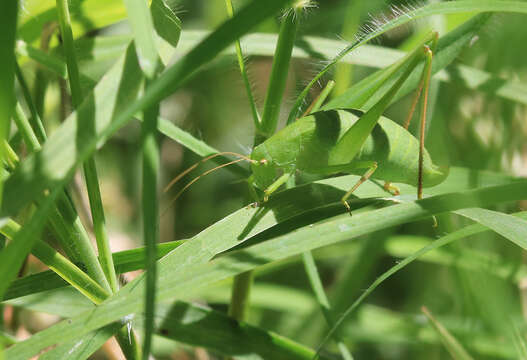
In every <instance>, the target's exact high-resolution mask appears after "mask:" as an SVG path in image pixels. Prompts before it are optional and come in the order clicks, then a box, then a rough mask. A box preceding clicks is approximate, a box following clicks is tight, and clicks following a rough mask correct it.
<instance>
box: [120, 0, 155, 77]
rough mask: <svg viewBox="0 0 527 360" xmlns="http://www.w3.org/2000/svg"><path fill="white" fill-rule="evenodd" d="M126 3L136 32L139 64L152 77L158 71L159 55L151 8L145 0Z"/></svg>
mask: <svg viewBox="0 0 527 360" xmlns="http://www.w3.org/2000/svg"><path fill="white" fill-rule="evenodd" d="M124 3H125V4H126V11H127V13H128V21H129V22H130V25H131V27H132V30H133V33H134V41H135V48H136V51H137V58H138V59H139V66H140V67H141V70H143V73H144V74H145V75H146V77H147V78H152V77H153V76H154V74H155V72H156V68H157V58H158V55H157V49H156V44H155V43H154V37H153V35H154V31H153V29H154V25H153V23H152V16H151V14H150V9H148V6H147V3H146V2H145V1H136V0H125V1H124Z"/></svg>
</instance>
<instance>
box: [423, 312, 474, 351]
mask: <svg viewBox="0 0 527 360" xmlns="http://www.w3.org/2000/svg"><path fill="white" fill-rule="evenodd" d="M421 311H422V312H423V313H424V314H425V315H426V317H427V318H428V320H429V321H430V322H431V324H432V327H433V328H434V330H435V331H436V332H437V333H438V335H439V337H440V338H441V341H442V342H443V344H444V345H445V347H446V349H447V350H448V352H449V353H450V356H452V358H453V359H454V360H472V359H473V358H472V356H470V355H469V353H468V352H467V351H466V350H465V349H464V348H463V345H461V343H460V342H459V341H458V340H457V339H456V338H455V337H454V336H452V334H450V332H449V331H448V330H447V329H446V328H445V327H444V326H443V325H442V324H441V323H440V322H439V321H437V319H436V318H435V317H434V316H433V315H432V313H431V312H430V311H429V310H428V309H427V308H426V307H424V306H423V307H422V308H421Z"/></svg>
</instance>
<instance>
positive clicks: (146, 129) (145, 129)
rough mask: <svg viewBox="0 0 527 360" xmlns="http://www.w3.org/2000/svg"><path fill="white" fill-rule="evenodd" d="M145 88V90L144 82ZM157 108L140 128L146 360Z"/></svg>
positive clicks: (155, 219)
mask: <svg viewBox="0 0 527 360" xmlns="http://www.w3.org/2000/svg"><path fill="white" fill-rule="evenodd" d="M146 89H148V82H147V86H146ZM158 115H159V105H154V106H152V107H150V108H148V109H146V110H145V111H144V121H143V124H142V125H143V126H142V131H141V135H142V147H143V149H142V150H143V184H142V206H143V239H144V240H143V242H144V244H145V250H146V252H145V270H146V279H147V280H146V283H147V286H146V289H145V294H144V295H145V318H146V319H145V333H144V336H143V350H142V352H143V359H145V360H148V357H149V356H150V348H151V345H152V334H153V332H154V315H155V294H156V283H157V265H156V260H157V259H156V255H157V254H156V253H157V251H156V244H157V243H158V242H159V202H158V194H157V187H158V182H159V168H160V164H159V162H160V160H159V145H158V143H157V139H156V133H157V131H156V130H157V117H158Z"/></svg>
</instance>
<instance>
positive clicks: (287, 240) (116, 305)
mask: <svg viewBox="0 0 527 360" xmlns="http://www.w3.org/2000/svg"><path fill="white" fill-rule="evenodd" d="M284 193H286V191H284ZM518 199H527V180H520V181H518V182H516V183H513V184H509V185H503V186H493V187H488V188H483V189H477V190H469V191H463V192H457V193H450V194H445V195H439V196H434V197H429V198H426V199H423V200H419V201H411V202H405V203H401V204H397V205H393V206H389V207H385V208H381V209H377V210H372V211H365V212H360V213H357V214H355V215H354V216H352V217H350V216H349V215H348V214H346V213H344V214H342V215H340V216H336V217H333V218H331V219H329V220H327V221H324V222H321V223H317V224H314V225H313V226H307V227H303V228H301V229H298V230H296V231H293V232H286V233H285V234H283V233H282V234H280V233H278V234H272V233H270V234H269V233H268V234H266V236H271V237H272V238H271V239H269V240H266V241H263V240H264V239H266V237H263V238H260V239H257V240H258V241H256V244H255V245H252V246H249V247H247V248H244V249H240V250H238V251H233V252H230V253H227V254H225V255H223V256H220V257H218V258H216V259H214V260H213V261H210V262H206V263H202V262H201V263H198V264H195V262H194V259H196V258H198V259H199V258H202V259H206V258H208V257H209V256H211V255H213V254H214V252H211V249H208V248H207V249H204V250H201V251H199V250H198V252H197V253H196V252H195V251H194V249H192V247H193V246H194V244H193V243H194V242H192V241H190V242H188V243H186V244H185V245H184V246H181V247H179V248H178V249H176V250H174V251H172V252H171V253H170V254H168V255H167V256H165V257H164V258H162V259H161V260H160V261H159V274H160V278H159V288H158V294H157V299H158V300H159V301H162V300H163V299H168V298H174V297H175V298H177V297H179V296H189V294H192V293H193V292H198V291H200V290H201V289H203V288H206V287H207V286H210V285H211V284H213V283H215V282H217V281H220V280H223V279H226V278H229V277H232V276H233V275H236V274H239V273H242V272H245V271H248V270H252V269H254V268H256V267H258V266H261V265H263V264H266V263H269V262H272V261H277V260H281V259H284V258H287V257H290V256H293V255H297V254H301V253H302V252H305V251H309V250H312V249H315V248H318V247H322V246H327V245H330V244H334V243H337V242H340V241H344V240H349V239H353V238H356V237H358V236H360V235H364V234H365V233H370V232H372V231H377V230H381V229H385V228H388V227H392V226H396V225H400V224H403V223H407V222H410V221H415V220H419V219H423V218H427V217H430V216H432V215H434V214H439V213H443V212H446V211H453V210H459V209H462V208H469V207H477V206H489V205H492V204H496V203H500V202H507V201H517V200H518ZM335 206H339V208H340V211H342V212H344V209H342V205H341V204H340V202H337V203H335ZM256 211H258V209H253V208H248V209H243V210H242V212H241V213H240V214H239V216H238V217H239V218H240V220H242V218H241V217H243V218H245V222H246V221H249V220H250V219H251V218H252V217H253V215H254V214H255V212H256ZM241 224H243V221H242V222H241ZM239 226H240V224H238V225H237V228H238V229H239ZM256 226H258V225H256ZM227 229H229V230H228V231H227V232H229V233H231V236H228V240H227V241H226V242H227V243H226V244H221V245H223V246H222V247H224V248H230V247H232V246H235V245H236V244H237V243H239V240H237V239H236V236H234V238H233V236H232V232H233V231H235V229H234V228H232V227H230V228H227ZM202 234H203V235H204V239H207V240H209V241H212V240H214V241H216V237H219V236H227V235H228V234H225V230H224V233H221V232H220V233H216V232H214V233H213V234H207V230H205V231H204V233H202ZM222 240H223V239H222ZM245 243H246V244H247V241H246V242H245ZM217 246H220V244H218V245H217ZM189 250H191V251H192V252H190V253H189ZM218 250H219V249H218ZM175 273H177V274H179V275H180V276H173V274H175ZM143 291H144V276H140V277H138V278H136V279H135V280H134V281H132V282H131V283H129V284H128V285H127V286H125V287H123V288H122V289H121V290H120V291H119V292H118V293H117V294H116V295H114V296H113V297H112V298H110V299H108V300H107V301H106V302H105V303H104V304H102V305H101V306H99V307H97V308H95V309H93V310H90V311H88V312H85V313H83V314H81V315H79V316H77V317H74V318H72V319H69V320H68V321H64V322H61V323H58V324H57V325H54V326H52V327H50V328H48V329H46V330H43V331H42V332H40V333H39V334H37V335H34V336H33V337H32V338H30V339H28V340H25V341H23V342H20V343H18V344H16V345H14V346H12V347H11V348H9V349H8V350H6V355H9V356H10V357H9V358H10V359H15V360H17V359H25V358H27V357H29V356H32V355H34V354H36V353H38V352H39V351H40V350H41V349H43V348H46V347H48V346H51V345H53V344H55V343H57V342H59V341H69V340H71V339H74V338H76V337H79V336H82V335H83V334H86V333H88V332H90V331H93V330H95V329H97V328H100V327H102V326H105V325H107V324H109V323H111V322H114V321H116V320H118V319H120V318H122V317H124V316H126V315H129V314H132V313H136V312H138V311H140V309H141V308H142V307H143V306H144V301H143V297H142V296H141V295H140V294H142V293H143Z"/></svg>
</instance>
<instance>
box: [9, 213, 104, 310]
mask: <svg viewBox="0 0 527 360" xmlns="http://www.w3.org/2000/svg"><path fill="white" fill-rule="evenodd" d="M19 230H20V225H18V224H17V223H15V222H14V221H12V220H11V221H9V222H8V223H7V224H6V225H5V226H2V227H1V228H0V232H1V233H2V234H4V235H5V236H7V237H8V238H10V239H13V238H14V237H15V235H16V233H17V232H18V231H19ZM32 253H33V254H34V255H35V256H36V257H37V258H38V259H39V260H40V261H42V262H43V263H44V264H46V265H47V266H48V267H49V268H50V269H51V270H53V271H54V272H55V273H57V274H58V275H59V276H60V277H61V278H63V279H64V280H66V281H67V282H68V283H69V284H70V285H72V286H73V287H74V288H76V289H77V290H78V291H79V292H80V293H82V294H83V295H84V296H86V297H87V298H88V299H90V300H91V301H93V302H94V303H95V304H100V303H102V302H103V301H104V300H105V299H106V298H108V297H109V296H110V293H109V292H107V291H105V290H104V289H103V288H102V287H101V286H99V284H97V283H96V282H95V281H94V280H93V279H92V278H90V277H89V276H88V275H86V273H84V272H83V271H82V270H81V269H79V268H78V267H77V266H75V265H74V264H73V263H72V262H70V261H69V260H68V259H66V258H65V257H64V256H62V255H60V254H59V253H58V252H57V251H56V250H55V249H53V248H52V247H51V246H49V245H48V244H47V243H45V242H43V241H39V240H38V241H36V243H35V246H34V247H33V250H32Z"/></svg>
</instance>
